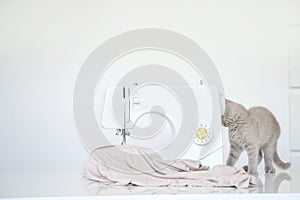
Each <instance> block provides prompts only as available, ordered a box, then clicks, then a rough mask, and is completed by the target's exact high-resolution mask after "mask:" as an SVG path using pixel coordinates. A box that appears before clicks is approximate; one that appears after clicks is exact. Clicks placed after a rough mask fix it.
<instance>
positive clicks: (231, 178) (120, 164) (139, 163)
mask: <svg viewBox="0 0 300 200" xmlns="http://www.w3.org/2000/svg"><path fill="white" fill-rule="evenodd" d="M82 174H83V176H84V177H85V178H86V179H88V180H92V181H97V182H101V183H103V184H106V185H130V184H133V185H138V186H205V187H212V186H216V187H223V186H224V187H228V186H234V187H237V188H248V187H249V186H250V185H251V184H255V178H254V177H253V176H251V175H248V174H247V173H246V172H245V171H243V170H242V169H241V170H237V169H236V168H234V167H230V166H225V165H216V166H214V167H212V168H211V169H208V167H204V166H202V165H201V164H200V163H199V162H198V161H193V160H181V159H178V160H174V161H166V160H163V159H162V158H161V157H160V156H159V155H158V154H157V153H155V152H154V151H153V150H151V149H146V148H141V147H135V146H129V145H125V146H106V147H101V148H98V149H96V150H95V151H94V152H93V153H92V155H91V157H90V158H89V159H88V161H87V162H86V163H85V165H84V167H83V171H82Z"/></svg>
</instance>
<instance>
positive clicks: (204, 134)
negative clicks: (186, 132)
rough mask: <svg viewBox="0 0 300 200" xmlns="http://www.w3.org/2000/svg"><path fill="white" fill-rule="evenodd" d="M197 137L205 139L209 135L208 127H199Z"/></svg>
mask: <svg viewBox="0 0 300 200" xmlns="http://www.w3.org/2000/svg"><path fill="white" fill-rule="evenodd" d="M196 137H197V138H198V139H199V140H205V139H206V138H207V137H208V131H207V129H206V128H198V129H197V130H196Z"/></svg>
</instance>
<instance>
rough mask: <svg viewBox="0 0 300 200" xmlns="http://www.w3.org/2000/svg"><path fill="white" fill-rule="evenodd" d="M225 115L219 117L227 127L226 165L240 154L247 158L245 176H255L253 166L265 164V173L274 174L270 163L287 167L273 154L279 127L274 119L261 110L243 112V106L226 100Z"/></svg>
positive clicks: (267, 112)
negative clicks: (228, 142)
mask: <svg viewBox="0 0 300 200" xmlns="http://www.w3.org/2000/svg"><path fill="white" fill-rule="evenodd" d="M225 105H226V106H225V113H224V115H223V116H222V123H223V126H225V127H228V130H229V141H230V153H229V156H228V159H227V165H230V166H233V165H235V163H236V161H237V160H238V158H239V157H240V154H241V153H242V151H243V150H246V151H247V154H248V166H245V167H244V169H245V170H246V171H248V172H249V174H253V175H258V173H257V166H258V164H259V163H260V162H261V160H262V153H263V154H264V160H265V171H266V173H275V168H274V166H273V161H274V163H275V164H276V165H277V166H278V167H280V168H282V169H287V168H289V167H290V165H291V163H284V162H282V161H281V159H280V158H279V156H278V153H277V140H278V138H279V134H280V127H279V124H278V122H277V120H276V119H275V117H274V115H273V114H272V113H271V112H270V111H269V110H267V109H266V108H263V107H252V108H250V109H249V110H247V109H246V108H245V107H244V106H242V105H240V104H238V103H235V102H233V101H230V100H227V99H226V103H225Z"/></svg>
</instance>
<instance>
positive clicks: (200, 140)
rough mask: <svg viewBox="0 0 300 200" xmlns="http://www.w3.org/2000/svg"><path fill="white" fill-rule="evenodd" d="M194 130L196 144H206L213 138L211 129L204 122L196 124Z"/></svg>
mask: <svg viewBox="0 0 300 200" xmlns="http://www.w3.org/2000/svg"><path fill="white" fill-rule="evenodd" d="M193 131H194V143H196V144H197V145H206V144H208V143H209V142H210V141H211V139H212V138H213V133H212V130H211V129H210V128H209V126H207V125H205V124H200V125H196V127H194V129H193Z"/></svg>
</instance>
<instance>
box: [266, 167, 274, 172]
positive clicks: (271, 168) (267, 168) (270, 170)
mask: <svg viewBox="0 0 300 200" xmlns="http://www.w3.org/2000/svg"><path fill="white" fill-rule="evenodd" d="M265 172H266V173H275V172H276V169H275V168H273V167H265Z"/></svg>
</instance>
